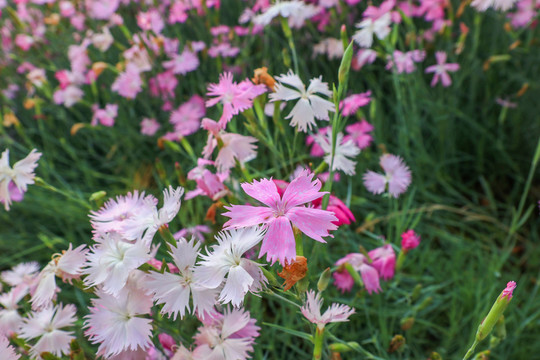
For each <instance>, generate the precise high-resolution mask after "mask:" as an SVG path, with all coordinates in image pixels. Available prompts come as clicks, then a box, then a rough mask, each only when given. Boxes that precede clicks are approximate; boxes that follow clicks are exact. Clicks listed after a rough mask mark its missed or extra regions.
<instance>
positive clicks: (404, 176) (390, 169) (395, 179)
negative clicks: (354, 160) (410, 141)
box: [363, 154, 411, 198]
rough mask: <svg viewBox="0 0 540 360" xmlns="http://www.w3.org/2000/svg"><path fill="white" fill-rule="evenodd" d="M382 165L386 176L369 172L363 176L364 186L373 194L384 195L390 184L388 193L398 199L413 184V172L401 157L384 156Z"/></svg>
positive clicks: (381, 161) (381, 160)
mask: <svg viewBox="0 0 540 360" xmlns="http://www.w3.org/2000/svg"><path fill="white" fill-rule="evenodd" d="M379 163H380V165H381V167H382V168H383V170H384V172H385V174H384V175H382V174H379V173H376V172H373V171H371V170H369V171H368V172H366V173H365V174H364V176H363V179H364V186H365V187H366V188H367V189H368V190H369V192H371V193H373V194H382V193H383V192H384V191H385V190H386V184H388V192H389V193H390V195H392V196H393V197H395V198H397V197H398V196H399V195H400V194H403V193H404V192H405V191H406V190H407V188H408V187H409V185H410V184H411V171H410V170H409V167H408V166H407V165H405V163H404V162H403V160H402V159H401V158H400V157H399V156H395V155H391V154H384V155H383V156H381V159H380V162H379Z"/></svg>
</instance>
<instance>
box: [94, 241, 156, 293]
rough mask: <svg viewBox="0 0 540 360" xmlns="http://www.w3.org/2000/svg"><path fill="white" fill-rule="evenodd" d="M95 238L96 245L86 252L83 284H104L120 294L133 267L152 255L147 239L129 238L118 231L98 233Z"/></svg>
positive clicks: (108, 291) (107, 291)
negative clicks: (146, 243)
mask: <svg viewBox="0 0 540 360" xmlns="http://www.w3.org/2000/svg"><path fill="white" fill-rule="evenodd" d="M95 241H96V242H97V245H95V246H93V247H92V248H90V251H91V253H89V254H87V266H86V268H85V269H84V273H85V274H88V276H87V277H86V278H85V279H84V284H85V285H86V286H96V285H102V286H103V291H104V292H105V293H107V294H111V295H113V296H118V294H119V293H120V291H121V290H122V289H123V288H124V286H125V285H126V283H127V281H128V278H129V275H130V273H131V272H132V271H133V270H135V269H137V268H138V267H139V266H141V265H142V264H144V263H145V262H147V261H148V260H150V259H151V258H152V257H153V256H152V255H151V253H150V249H149V248H148V246H147V245H145V244H144V242H142V241H137V242H135V243H132V242H129V241H127V240H125V239H124V238H123V237H122V236H121V235H120V234H118V233H115V232H110V233H106V234H97V236H96V237H95Z"/></svg>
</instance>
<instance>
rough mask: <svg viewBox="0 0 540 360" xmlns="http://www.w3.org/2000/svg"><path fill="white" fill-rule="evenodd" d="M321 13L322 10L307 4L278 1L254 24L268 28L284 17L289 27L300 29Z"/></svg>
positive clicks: (294, 0) (254, 19)
mask: <svg viewBox="0 0 540 360" xmlns="http://www.w3.org/2000/svg"><path fill="white" fill-rule="evenodd" d="M320 11H321V8H319V7H317V6H314V5H311V4H306V3H305V2H303V1H299V0H293V1H278V2H276V3H275V4H273V5H272V6H270V7H269V8H267V9H266V10H264V12H263V13H262V14H260V15H257V16H255V17H254V18H253V22H254V23H255V24H257V25H262V26H266V25H268V24H270V22H271V21H272V20H273V19H274V18H276V17H278V16H282V17H284V18H287V19H288V21H289V25H290V26H291V27H293V28H299V27H301V26H302V25H304V21H305V20H307V19H309V18H311V17H313V16H315V15H317V13H319V12H320Z"/></svg>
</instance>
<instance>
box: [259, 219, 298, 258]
mask: <svg viewBox="0 0 540 360" xmlns="http://www.w3.org/2000/svg"><path fill="white" fill-rule="evenodd" d="M295 245H296V244H295V242H294V234H293V230H292V226H291V223H290V221H289V219H287V218H286V217H284V216H280V217H277V218H275V219H274V220H273V221H272V222H270V223H269V226H268V231H267V232H266V236H265V237H264V239H263V242H262V246H261V252H260V253H259V257H262V256H263V255H264V254H266V260H267V261H271V262H272V264H274V263H275V262H276V260H279V263H280V264H281V265H285V263H286V262H290V261H292V260H295V259H296V247H295Z"/></svg>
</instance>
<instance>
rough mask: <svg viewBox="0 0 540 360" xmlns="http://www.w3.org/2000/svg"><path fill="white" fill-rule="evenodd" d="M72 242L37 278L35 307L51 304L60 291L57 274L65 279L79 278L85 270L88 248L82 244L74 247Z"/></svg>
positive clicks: (33, 296)
mask: <svg viewBox="0 0 540 360" xmlns="http://www.w3.org/2000/svg"><path fill="white" fill-rule="evenodd" d="M72 246H73V245H72V244H69V248H68V249H67V250H66V251H64V252H63V253H62V254H56V256H54V257H53V259H52V260H51V261H50V262H49V263H48V264H47V265H46V266H45V268H43V270H41V272H40V273H39V276H38V278H37V287H36V289H35V291H34V293H33V295H32V299H31V300H30V302H31V303H32V308H33V309H41V308H44V307H47V306H49V305H50V304H51V302H52V300H53V297H54V296H55V295H56V293H57V292H58V291H59V289H58V286H57V285H56V276H58V277H60V278H62V280H63V281H69V282H70V283H71V281H72V280H73V279H78V278H79V277H80V276H81V275H82V272H83V267H84V265H85V261H86V254H87V252H88V249H85V247H86V245H81V246H79V247H77V248H76V249H72Z"/></svg>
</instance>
